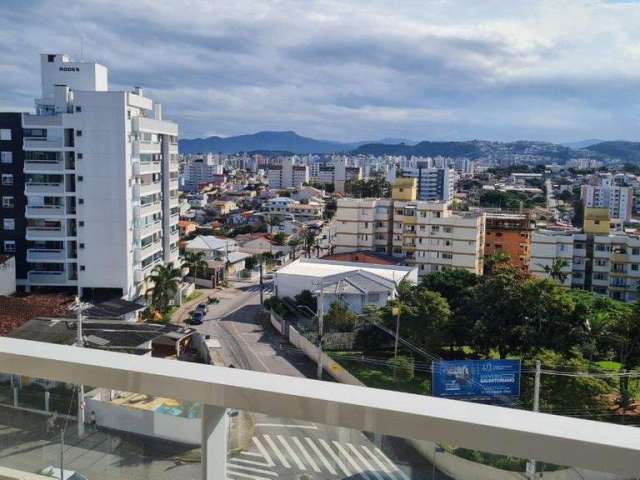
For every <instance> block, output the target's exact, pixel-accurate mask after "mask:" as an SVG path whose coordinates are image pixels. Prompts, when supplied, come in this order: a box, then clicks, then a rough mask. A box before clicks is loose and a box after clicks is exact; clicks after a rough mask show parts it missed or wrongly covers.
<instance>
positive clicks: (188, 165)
mask: <svg viewBox="0 0 640 480" xmlns="http://www.w3.org/2000/svg"><path fill="white" fill-rule="evenodd" d="M183 168H184V170H183V173H182V179H181V180H182V181H181V184H182V185H183V186H184V189H185V190H187V191H193V190H195V189H196V188H197V187H198V185H199V184H201V183H205V182H210V181H212V179H213V177H214V176H216V175H222V174H223V173H224V166H223V165H222V163H220V161H219V160H218V159H216V158H215V157H214V156H213V155H212V154H210V153H208V154H206V155H195V156H190V157H189V158H187V159H186V160H185V162H184V165H183Z"/></svg>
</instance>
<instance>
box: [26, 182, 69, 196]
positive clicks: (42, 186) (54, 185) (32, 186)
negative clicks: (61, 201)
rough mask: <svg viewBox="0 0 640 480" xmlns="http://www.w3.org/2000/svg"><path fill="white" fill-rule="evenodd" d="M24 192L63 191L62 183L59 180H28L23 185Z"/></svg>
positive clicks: (52, 192) (51, 192)
mask: <svg viewBox="0 0 640 480" xmlns="http://www.w3.org/2000/svg"><path fill="white" fill-rule="evenodd" d="M24 193H25V194H27V195H28V194H30V193H50V194H56V193H58V194H59V193H64V184H62V183H61V182H29V183H25V185H24Z"/></svg>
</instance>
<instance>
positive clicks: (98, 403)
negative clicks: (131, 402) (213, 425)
mask: <svg viewBox="0 0 640 480" xmlns="http://www.w3.org/2000/svg"><path fill="white" fill-rule="evenodd" d="M86 412H88V413H89V414H90V413H91V412H95V413H96V423H97V425H98V426H99V427H100V426H103V427H107V428H112V429H114V430H122V431H125V432H131V433H136V434H140V435H146V436H148V437H156V438H164V439H166V440H171V441H174V442H180V443H186V444H189V445H200V441H201V440H200V432H201V431H202V426H201V420H200V418H186V417H177V416H175V415H168V414H164V413H157V412H153V411H150V410H141V409H139V408H130V407H126V406H123V405H116V404H114V403H111V402H107V401H102V400H99V399H97V398H87V399H86ZM87 418H89V416H87Z"/></svg>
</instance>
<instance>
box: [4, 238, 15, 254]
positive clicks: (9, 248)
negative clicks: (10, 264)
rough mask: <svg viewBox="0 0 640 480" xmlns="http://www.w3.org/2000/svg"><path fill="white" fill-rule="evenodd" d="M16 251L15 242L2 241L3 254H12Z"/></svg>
mask: <svg viewBox="0 0 640 480" xmlns="http://www.w3.org/2000/svg"><path fill="white" fill-rule="evenodd" d="M15 251H16V242H15V241H14V240H5V241H4V252H5V253H14V252H15Z"/></svg>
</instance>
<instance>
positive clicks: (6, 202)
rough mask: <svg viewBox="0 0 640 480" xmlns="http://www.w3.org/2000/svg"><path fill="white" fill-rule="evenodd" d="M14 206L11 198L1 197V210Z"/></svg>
mask: <svg viewBox="0 0 640 480" xmlns="http://www.w3.org/2000/svg"><path fill="white" fill-rule="evenodd" d="M14 204H15V202H14V201H13V197H2V207H3V208H13V206H14Z"/></svg>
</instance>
